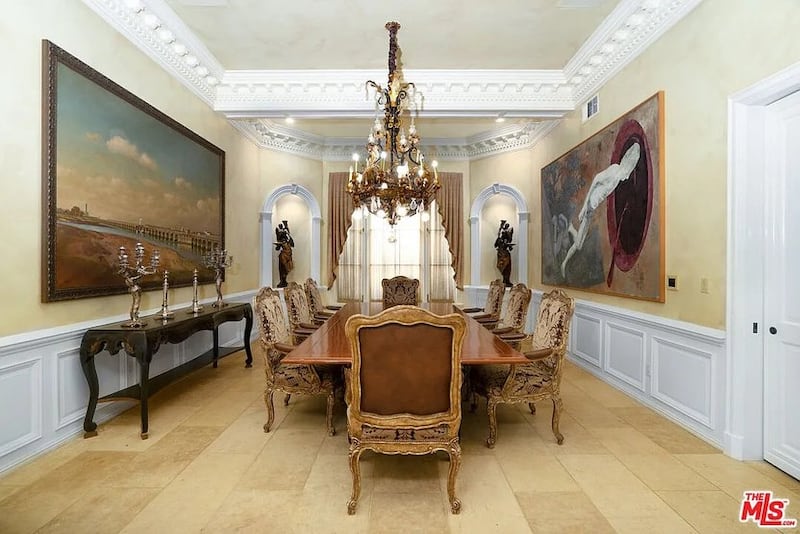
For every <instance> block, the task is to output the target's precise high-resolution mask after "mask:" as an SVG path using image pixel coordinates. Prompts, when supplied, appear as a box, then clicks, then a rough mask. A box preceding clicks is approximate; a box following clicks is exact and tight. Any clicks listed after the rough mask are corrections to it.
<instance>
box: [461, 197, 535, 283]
mask: <svg viewBox="0 0 800 534" xmlns="http://www.w3.org/2000/svg"><path fill="white" fill-rule="evenodd" d="M494 195H506V196H509V197H511V198H512V199H513V200H514V203H515V204H516V206H517V227H516V230H517V236H518V238H519V239H518V243H519V244H518V245H517V264H518V265H517V280H518V281H519V282H521V283H523V284H525V285H528V221H530V217H531V214H530V212H529V211H528V204H527V203H526V202H525V197H524V196H523V195H522V193H520V191H519V189H517V188H516V187H513V186H510V185H507V184H500V183H494V184H492V185H490V186H489V187H486V188H485V189H483V190H482V191H481V192H480V193H478V196H477V197H475V200H474V201H473V202H472V208H471V209H470V212H469V226H470V251H471V253H470V254H471V258H470V262H471V263H470V285H473V286H479V285H480V284H481V212H482V211H483V206H484V204H486V201H487V200H489V199H490V198H491V197H493V196H494Z"/></svg>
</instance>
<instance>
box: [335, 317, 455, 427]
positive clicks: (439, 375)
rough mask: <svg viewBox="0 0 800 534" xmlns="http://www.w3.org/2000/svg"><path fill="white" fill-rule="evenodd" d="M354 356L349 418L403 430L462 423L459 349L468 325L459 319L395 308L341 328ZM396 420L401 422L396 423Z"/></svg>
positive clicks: (356, 422)
mask: <svg viewBox="0 0 800 534" xmlns="http://www.w3.org/2000/svg"><path fill="white" fill-rule="evenodd" d="M345 330H346V332H347V337H348V340H349V342H350V346H351V349H352V353H353V366H352V371H351V378H350V379H351V384H350V390H351V395H350V396H351V399H352V403H351V406H350V409H349V410H348V419H350V418H351V416H352V419H353V422H354V423H355V427H357V428H351V431H352V430H355V432H356V436H358V435H360V434H361V424H362V423H366V424H368V425H371V426H378V427H387V426H398V424H399V426H401V427H403V428H412V427H420V426H422V427H424V426H428V425H430V424H434V423H442V424H444V423H446V424H448V425H454V427H455V432H456V433H457V429H458V425H459V423H460V420H461V346H462V344H463V339H464V333H465V331H466V323H465V320H464V318H463V317H462V316H461V315H458V314H450V315H445V316H437V315H435V314H433V313H431V312H428V311H426V310H422V309H420V308H417V307H413V306H403V305H398V306H394V307H392V308H390V309H388V310H385V311H383V312H382V313H380V314H378V315H376V316H372V317H367V316H363V315H355V316H353V317H351V318H350V319H349V320H348V321H347V324H346V326H345ZM398 416H399V419H398Z"/></svg>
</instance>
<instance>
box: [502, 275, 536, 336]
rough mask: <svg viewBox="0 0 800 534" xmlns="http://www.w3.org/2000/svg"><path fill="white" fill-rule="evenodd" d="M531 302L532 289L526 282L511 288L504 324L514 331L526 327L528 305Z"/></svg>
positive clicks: (519, 330)
mask: <svg viewBox="0 0 800 534" xmlns="http://www.w3.org/2000/svg"><path fill="white" fill-rule="evenodd" d="M530 303H531V290H530V289H528V286H526V285H525V284H517V285H515V286H514V287H512V288H511V292H509V294H508V303H506V313H505V315H504V316H503V319H502V321H501V323H502V326H504V327H508V328H511V329H512V331H513V332H521V331H523V330H524V329H525V321H526V320H527V319H528V307H529V305H530Z"/></svg>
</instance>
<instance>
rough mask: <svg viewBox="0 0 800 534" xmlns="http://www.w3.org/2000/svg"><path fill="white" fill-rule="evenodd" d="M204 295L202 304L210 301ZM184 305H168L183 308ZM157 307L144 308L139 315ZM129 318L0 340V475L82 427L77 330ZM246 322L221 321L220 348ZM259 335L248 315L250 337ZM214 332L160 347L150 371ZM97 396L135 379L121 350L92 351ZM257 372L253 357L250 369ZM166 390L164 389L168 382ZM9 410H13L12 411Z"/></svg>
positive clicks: (235, 339)
mask: <svg viewBox="0 0 800 534" xmlns="http://www.w3.org/2000/svg"><path fill="white" fill-rule="evenodd" d="M255 293H256V291H255V290H253V291H245V292H241V293H236V294H233V295H226V297H227V298H226V300H228V301H229V302H232V303H233V302H250V301H251V300H252V297H253V296H254V295H255ZM211 302H212V300H209V302H208V304H207V305H210V303H211ZM188 305H189V303H183V304H178V305H173V306H172V307H173V309H179V308H186V307H188ZM157 311H158V310H155V309H154V310H148V311H146V312H143V315H146V314H152V313H155V312H157ZM126 318H127V315H118V316H112V317H101V318H98V319H96V320H93V321H86V322H83V323H76V324H71V325H66V326H62V327H58V328H51V329H47V330H39V331H34V332H26V333H23V334H16V335H13V336H7V337H3V338H0V406H4V407H5V408H4V409H2V410H0V473H2V472H4V471H7V470H8V469H11V468H12V467H14V466H15V465H18V464H20V463H22V462H24V461H26V460H28V459H30V458H32V457H33V456H36V455H37V454H41V453H42V452H45V451H47V450H49V449H51V448H53V447H56V446H58V444H60V443H61V442H63V441H65V440H67V439H69V438H71V437H73V436H75V435H77V434H80V433H82V432H83V418H84V416H85V415H86V405H87V403H88V401H89V388H88V386H87V385H86V379H85V377H84V376H83V370H82V369H81V364H80V353H79V351H80V344H81V338H82V337H83V333H84V332H85V331H86V330H87V329H89V328H92V327H94V326H99V325H102V324H106V323H111V322H115V321H122V320H124V319H126ZM244 326H245V321H244V320H242V321H239V322H236V323H234V322H229V323H224V324H222V325H221V326H220V328H219V344H220V346H221V347H226V346H237V345H241V344H242V336H243V335H244ZM257 336H258V323H257V320H256V318H255V317H254V324H253V330H252V332H251V340H253V339H255V338H256V337H257ZM212 339H213V336H212V333H211V332H210V331H209V332H205V331H204V332H198V333H196V334H194V335H192V336H191V337H190V338H189V339H187V340H185V341H184V342H183V343H179V344H175V345H173V344H164V345H162V346H161V347H160V348H159V350H158V353H157V354H156V357H154V358H153V362H152V364H151V368H150V376H151V377H154V376H156V375H158V374H161V373H162V372H165V371H168V370H169V369H172V368H174V367H176V366H177V365H179V364H182V363H185V362H187V361H190V360H192V359H194V358H195V357H197V356H199V355H200V354H202V353H204V352H206V351H207V350H209V349H210V348H211V346H212ZM95 366H96V368H97V375H98V380H99V382H100V395H101V396H103V395H106V394H108V393H111V392H114V391H118V390H120V389H124V388H126V387H128V386H131V385H133V384H137V383H139V366H138V365H137V364H136V361H135V360H134V359H133V358H132V357H130V356H128V355H127V354H125V353H124V352H122V351H121V352H120V353H118V354H116V355H111V354H109V353H108V352H107V351H103V352H101V353H99V354H97V355H96V356H95ZM242 372H248V373H249V372H253V373H257V372H259V371H258V362H255V365H254V367H253V368H251V369H245V367H244V360H242ZM167 387H169V386H167ZM130 406H131V403H130V401H119V402H106V403H100V404H98V406H97V411H96V412H95V416H94V421H95V422H96V423H98V424H99V423H103V422H105V421H107V420H109V419H111V418H112V417H114V416H115V415H117V414H118V413H120V412H122V411H123V410H125V409H127V408H129V407H130ZM10 407H13V409H11V408H10Z"/></svg>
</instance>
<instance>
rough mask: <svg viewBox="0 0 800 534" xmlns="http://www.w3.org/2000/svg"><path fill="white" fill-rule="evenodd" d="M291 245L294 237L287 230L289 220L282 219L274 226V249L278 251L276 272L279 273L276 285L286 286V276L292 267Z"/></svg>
mask: <svg viewBox="0 0 800 534" xmlns="http://www.w3.org/2000/svg"><path fill="white" fill-rule="evenodd" d="M293 246H294V239H292V234H291V233H290V232H289V221H283V222H281V223H280V224H279V225H278V227H277V228H275V250H278V251H280V253H279V254H278V274H279V275H280V281H279V282H278V287H286V285H287V282H286V276H287V275H288V274H289V273H290V272H291V270H292V269H294V262H293V261H292V247H293Z"/></svg>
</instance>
